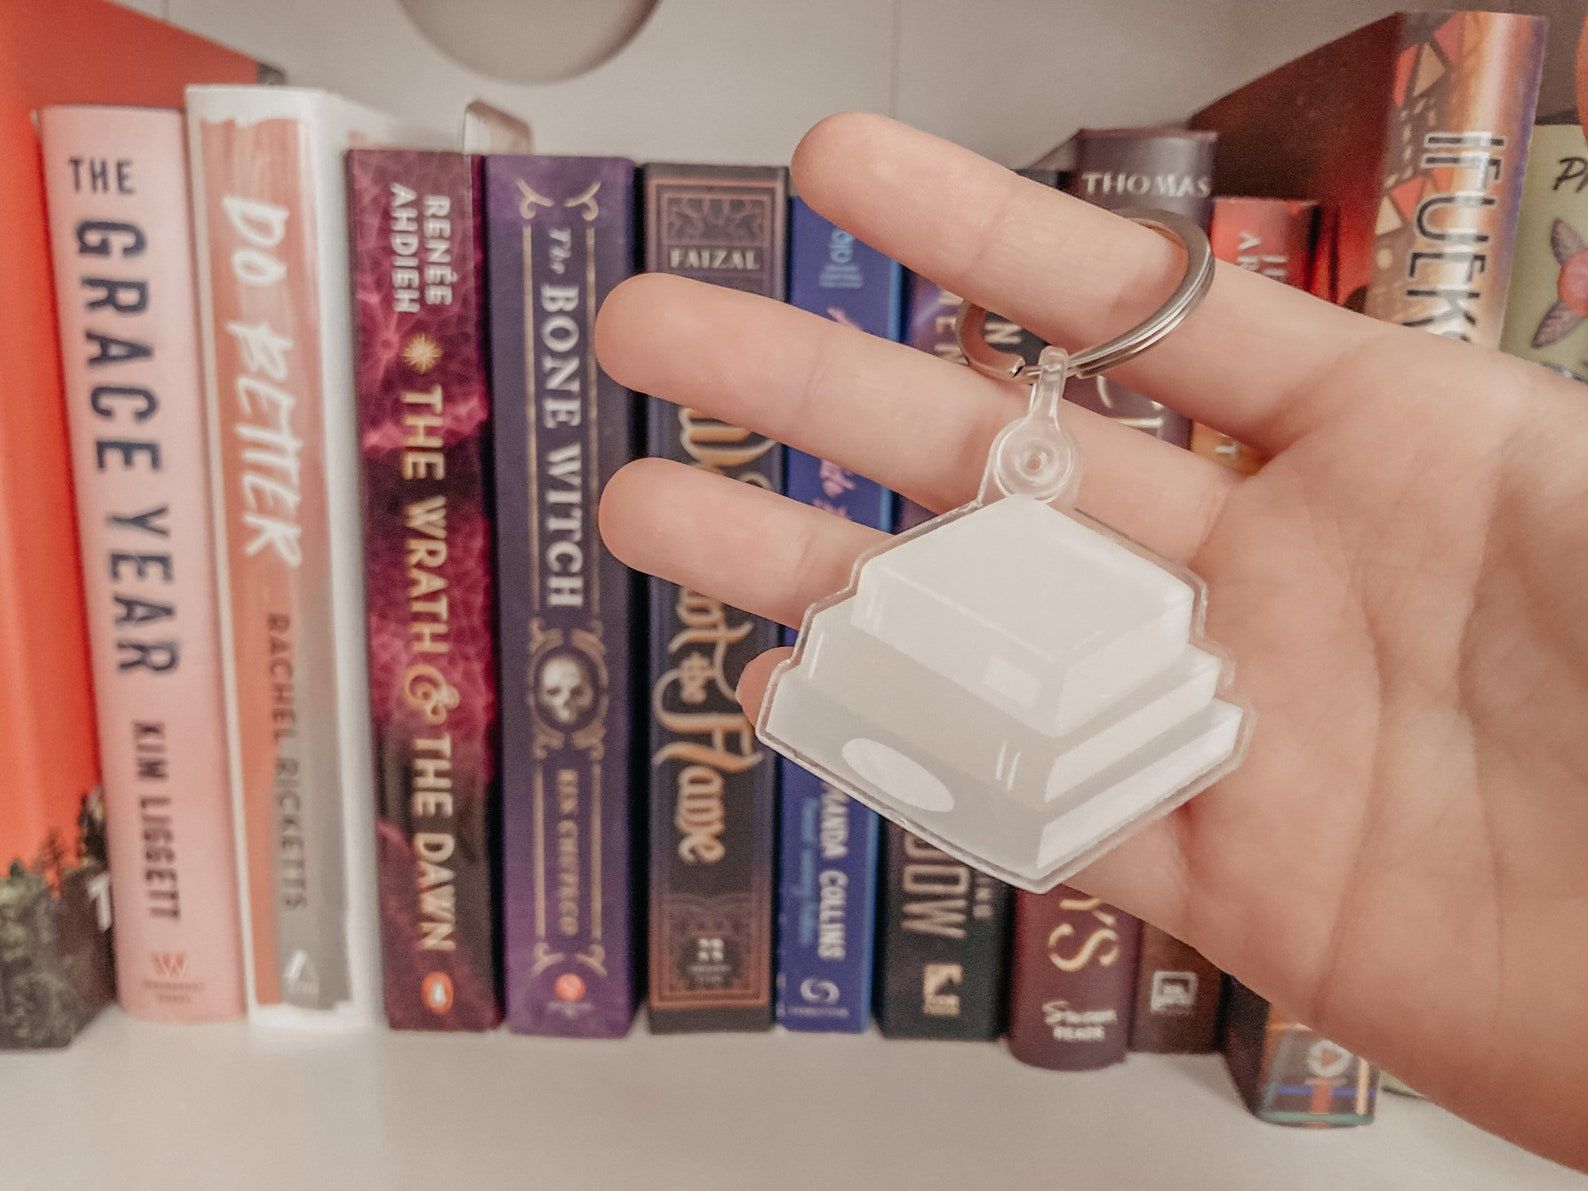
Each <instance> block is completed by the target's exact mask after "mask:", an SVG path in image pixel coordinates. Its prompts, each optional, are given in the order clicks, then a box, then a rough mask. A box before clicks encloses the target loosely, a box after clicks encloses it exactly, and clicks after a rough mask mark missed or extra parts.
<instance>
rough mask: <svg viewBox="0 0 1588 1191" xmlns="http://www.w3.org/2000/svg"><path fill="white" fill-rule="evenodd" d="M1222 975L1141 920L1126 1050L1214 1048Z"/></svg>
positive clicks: (1202, 1050) (1198, 1050) (1188, 948)
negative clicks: (1127, 1047) (1133, 1007)
mask: <svg viewBox="0 0 1588 1191" xmlns="http://www.w3.org/2000/svg"><path fill="white" fill-rule="evenodd" d="M1223 979H1224V978H1223V974H1222V973H1221V972H1220V971H1219V970H1218V969H1217V968H1215V967H1214V966H1213V965H1212V964H1211V963H1209V962H1208V961H1207V960H1206V959H1204V958H1203V957H1202V953H1201V952H1199V951H1198V950H1197V949H1196V948H1195V947H1192V946H1190V945H1189V944H1186V943H1182V942H1181V941H1180V940H1179V939H1177V938H1175V937H1174V936H1173V935H1171V934H1169V933H1168V932H1167V931H1162V930H1159V929H1158V928H1157V927H1155V926H1150V925H1147V924H1145V923H1144V924H1143V925H1142V930H1141V958H1140V959H1139V960H1138V961H1137V965H1136V1006H1135V1009H1134V1011H1133V1012H1132V1013H1131V1018H1130V1049H1131V1050H1139V1051H1145V1052H1147V1053H1148V1054H1159V1055H1190V1054H1206V1053H1208V1052H1210V1051H1214V1050H1217V1049H1218V1031H1219V1003H1220V1001H1221V999H1222V992H1223V987H1224V985H1223Z"/></svg>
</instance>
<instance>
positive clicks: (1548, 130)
mask: <svg viewBox="0 0 1588 1191" xmlns="http://www.w3.org/2000/svg"><path fill="white" fill-rule="evenodd" d="M1585 191H1588V139H1585V138H1584V136H1583V130H1582V127H1581V126H1580V125H1577V124H1545V125H1540V126H1539V127H1537V128H1535V129H1534V130H1533V145H1532V149H1531V152H1530V153H1529V157H1528V162H1527V175H1526V181H1525V182H1524V183H1523V189H1522V210H1521V214H1520V216H1519V217H1518V221H1517V226H1516V241H1515V247H1516V252H1515V256H1516V263H1515V265H1514V266H1513V268H1512V270H1511V289H1510V295H1509V298H1508V299H1507V302H1506V314H1505V333H1504V335H1503V336H1502V338H1501V340H1500V346H1501V347H1502V348H1504V350H1506V351H1508V352H1510V353H1511V355H1513V356H1519V357H1521V358H1522V359H1524V360H1532V361H1533V362H1534V363H1536V364H1542V365H1544V367H1546V368H1548V369H1550V370H1552V371H1554V372H1558V373H1560V374H1561V375H1562V376H1569V377H1572V378H1573V379H1575V380H1580V381H1584V382H1588V330H1584V328H1583V322H1584V320H1585V318H1588V285H1585V284H1584V283H1585V281H1588V201H1585V199H1584V193H1585Z"/></svg>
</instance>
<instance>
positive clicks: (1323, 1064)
mask: <svg viewBox="0 0 1588 1191" xmlns="http://www.w3.org/2000/svg"><path fill="white" fill-rule="evenodd" d="M1222 1033H1223V1045H1224V1062H1225V1065H1226V1066H1227V1067H1229V1069H1230V1076H1231V1077H1232V1078H1233V1079H1234V1081H1235V1087H1236V1089H1237V1090H1238V1091H1239V1092H1240V1094H1241V1098H1242V1099H1243V1100H1245V1101H1246V1107H1247V1108H1248V1109H1250V1110H1251V1112H1252V1115H1253V1116H1255V1117H1257V1118H1258V1119H1259V1120H1264V1121H1268V1122H1270V1123H1272V1124H1275V1125H1299V1126H1302V1127H1304V1128H1313V1129H1327V1128H1340V1127H1342V1126H1349V1125H1367V1124H1371V1123H1372V1121H1373V1109H1374V1102H1375V1101H1376V1100H1377V1098H1378V1085H1379V1073H1378V1071H1377V1070H1376V1069H1375V1068H1374V1067H1373V1065H1372V1064H1371V1063H1369V1062H1367V1060H1365V1059H1361V1058H1358V1057H1357V1056H1356V1055H1354V1054H1352V1053H1351V1052H1350V1051H1348V1050H1346V1049H1345V1048H1343V1047H1340V1046H1337V1045H1335V1044H1334V1043H1333V1042H1330V1041H1329V1040H1328V1039H1327V1038H1324V1037H1323V1036H1322V1035H1321V1034H1317V1033H1315V1032H1313V1031H1312V1030H1309V1029H1308V1028H1307V1027H1306V1026H1304V1025H1302V1024H1300V1023H1299V1022H1295V1021H1291V1020H1290V1019H1289V1018H1286V1017H1284V1016H1283V1015H1282V1014H1280V1013H1279V1012H1277V1011H1276V1010H1275V1009H1274V1008H1273V1006H1271V1005H1270V1004H1269V1003H1268V1002H1267V1001H1265V1000H1263V998H1262V997H1260V996H1258V995H1257V994H1256V993H1254V992H1253V991H1252V990H1251V989H1249V988H1247V987H1246V986H1245V985H1243V984H1241V983H1240V982H1239V981H1237V980H1235V979H1233V978H1230V979H1229V989H1228V991H1227V993H1226V995H1225V1006H1224V1024H1223V1027H1222Z"/></svg>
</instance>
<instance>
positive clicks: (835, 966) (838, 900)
mask: <svg viewBox="0 0 1588 1191" xmlns="http://www.w3.org/2000/svg"><path fill="white" fill-rule="evenodd" d="M789 237H790V245H789V301H790V302H791V303H792V304H793V305H795V306H798V307H800V308H801V309H802V310H810V311H814V312H815V313H817V314H820V315H822V316H823V317H824V318H830V319H833V320H834V321H835V322H840V323H845V324H847V325H848V326H851V327H856V328H858V329H860V330H862V331H867V332H869V333H871V334H873V335H880V336H882V337H883V338H886V339H895V338H897V337H898V330H899V312H900V306H901V302H902V297H901V291H902V282H903V279H902V273H901V270H900V268H899V266H898V264H896V263H895V262H894V261H891V260H889V259H888V258H887V257H885V256H883V255H882V254H881V253H880V252H878V251H877V250H876V249H874V248H871V247H869V246H867V245H865V244H862V243H861V242H860V241H859V240H857V239H855V238H854V237H853V236H851V235H850V234H849V233H848V232H845V231H843V230H841V229H839V228H837V227H835V226H833V224H831V223H829V222H828V221H827V220H825V219H823V218H822V217H821V216H820V215H818V214H817V213H816V212H815V211H813V210H811V209H810V208H809V207H808V206H806V205H805V203H804V202H802V201H801V200H800V199H797V198H796V199H794V200H793V204H792V209H791V211H790V215H789ZM784 492H785V493H787V495H789V496H791V497H793V498H794V499H795V500H803V501H805V502H806V503H808V504H813V505H816V506H817V507H818V508H823V509H826V510H828V511H829V512H832V513H836V514H838V515H839V516H842V517H847V518H849V519H850V520H851V521H856V522H859V523H861V524H863V525H871V526H875V527H876V528H878V529H889V528H891V527H892V524H893V493H891V492H889V491H888V490H887V489H886V488H883V487H882V486H881V485H879V484H877V483H875V482H874V481H872V480H868V479H866V478H865V477H863V476H857V475H855V474H854V473H853V472H850V471H848V470H846V469H844V468H842V467H839V466H838V465H837V464H834V463H829V462H827V461H825V460H822V459H817V458H815V457H814V456H811V455H807V454H805V452H803V451H796V450H793V449H790V450H789V451H788V452H787V455H786V458H785V460H784ZM789 639H790V640H792V639H793V635H792V634H790V636H789ZM779 763H780V764H781V766H782V770H781V775H780V776H781V779H782V792H781V794H780V796H779V810H780V818H779V840H778V848H779V873H780V876H779V887H778V956H777V1020H778V1021H779V1022H780V1023H781V1024H782V1025H784V1026H786V1027H788V1028H789V1029H791V1030H814V1031H837V1032H844V1033H860V1032H861V1031H862V1030H864V1029H865V1028H866V1026H867V1024H868V1022H869V1021H870V1017H871V973H872V963H873V958H874V955H875V951H876V948H875V934H876V929H875V924H876V902H877V842H878V839H879V837H880V835H881V821H880V820H879V819H878V818H877V816H876V814H874V813H873V812H872V811H870V810H868V809H867V808H866V807H863V806H861V805H860V804H859V803H858V802H853V801H851V800H850V799H849V798H848V797H847V796H845V795H843V794H840V793H839V792H838V791H836V790H833V789H830V788H829V787H828V786H827V785H826V784H825V783H824V782H823V781H822V780H821V779H820V778H818V777H817V776H816V775H815V774H813V773H811V772H809V771H808V770H806V769H804V768H803V767H801V766H800V765H798V764H796V763H795V762H793V761H789V760H787V759H782V760H780V762H779Z"/></svg>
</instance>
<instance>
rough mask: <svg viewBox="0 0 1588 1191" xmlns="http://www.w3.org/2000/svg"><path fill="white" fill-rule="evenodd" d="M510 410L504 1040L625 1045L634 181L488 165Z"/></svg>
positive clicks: (630, 811)
mask: <svg viewBox="0 0 1588 1191" xmlns="http://www.w3.org/2000/svg"><path fill="white" fill-rule="evenodd" d="M485 191H486V223H487V228H488V248H487V271H488V273H489V276H490V290H491V301H490V319H491V336H490V338H491V380H492V389H493V391H494V393H495V401H496V500H497V539H496V540H497V558H498V566H499V573H500V575H501V580H502V592H501V632H502V667H501V674H502V728H503V741H502V747H503V762H504V768H503V787H502V792H503V805H502V834H503V842H504V853H503V866H504V868H503V877H502V884H503V889H504V895H505V919H506V921H505V924H504V929H505V931H506V942H507V947H506V953H507V954H506V967H507V1022H508V1026H509V1028H510V1029H512V1030H513V1031H515V1032H517V1033H523V1034H561V1035H565V1036H572V1037H585V1038H619V1037H622V1036H623V1035H624V1034H625V1033H627V1032H628V1029H629V1026H630V1024H631V1023H632V1021H633V1019H634V1005H635V995H636V986H637V984H638V967H639V956H638V953H637V947H638V945H639V942H640V941H639V940H638V939H637V938H636V932H637V930H638V929H639V926H640V922H641V919H640V917H639V913H638V903H637V901H636V888H635V885H636V881H635V876H636V872H637V871H638V868H637V844H638V843H639V842H640V841H641V840H643V838H644V833H643V831H642V830H640V829H639V824H638V823H637V822H636V820H635V815H636V814H637V813H638V811H637V808H638V805H639V803H638V798H637V795H638V793H639V788H640V783H641V780H642V776H641V775H642V774H643V773H644V772H645V770H644V769H643V768H642V764H643V762H642V760H641V757H640V756H639V751H638V750H639V749H640V748H643V747H644V744H645V741H644V732H643V730H636V728H635V725H636V724H639V725H643V724H644V719H643V718H641V717H640V716H639V715H638V714H637V710H636V709H638V708H640V707H642V706H644V704H642V703H641V702H640V701H639V691H638V687H637V679H638V677H639V673H640V671H642V670H643V662H642V661H641V660H640V659H642V658H643V657H644V654H643V652H641V647H640V642H641V641H642V637H641V636H640V634H639V628H640V624H639V621H640V617H641V615H642V614H643V605H642V603H641V599H640V593H641V590H642V589H641V587H640V582H639V578H638V577H637V576H636V575H635V574H634V573H633V572H632V571H630V570H629V569H628V568H627V567H625V566H623V565H622V564H621V563H619V562H618V561H617V559H615V558H613V557H612V555H611V553H610V552H609V551H608V550H607V549H606V547H605V546H604V545H602V543H601V539H600V535H599V534H598V533H597V530H596V506H597V503H598V501H599V499H600V493H601V490H602V488H604V487H605V485H606V482H607V480H608V479H609V478H611V476H612V473H613V472H615V471H616V470H617V469H618V468H620V467H622V466H623V464H625V463H627V462H628V461H629V460H630V459H632V458H634V456H635V455H636V454H637V453H638V450H639V429H640V427H639V403H638V401H637V399H636V398H635V396H634V394H632V393H631V392H629V391H628V390H627V389H625V388H623V386H621V385H619V384H618V383H617V382H615V381H614V380H613V379H612V378H611V377H610V376H608V375H607V374H606V373H605V372H603V371H602V370H601V368H600V366H599V365H598V364H597V362H596V358H595V349H594V345H593V331H594V326H595V316H596V312H597V310H598V309H599V308H600V305H601V302H602V301H603V300H604V299H605V297H606V295H607V294H608V293H609V292H610V291H611V290H612V288H613V286H615V285H617V283H618V282H620V281H621V280H623V278H625V277H627V276H628V275H629V274H631V273H632V272H633V271H634V268H635V256H636V248H637V241H636V236H635V219H634V166H633V164H632V163H630V162H628V161H624V160H622V159H621V158H616V157H522V156H520V157H491V158H489V159H487V161H486V165H485Z"/></svg>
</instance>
